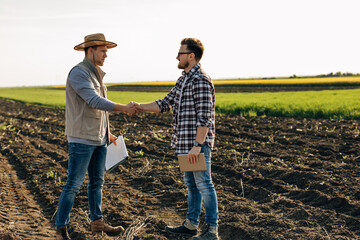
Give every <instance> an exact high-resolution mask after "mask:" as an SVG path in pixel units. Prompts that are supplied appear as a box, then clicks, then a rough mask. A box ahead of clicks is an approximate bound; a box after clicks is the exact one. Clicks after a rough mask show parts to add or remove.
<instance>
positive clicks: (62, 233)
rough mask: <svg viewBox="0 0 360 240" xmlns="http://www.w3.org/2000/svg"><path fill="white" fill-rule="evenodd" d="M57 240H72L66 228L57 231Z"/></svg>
mask: <svg viewBox="0 0 360 240" xmlns="http://www.w3.org/2000/svg"><path fill="white" fill-rule="evenodd" d="M56 240H71V238H70V237H69V234H68V232H67V228H66V226H65V227H62V228H59V229H56Z"/></svg>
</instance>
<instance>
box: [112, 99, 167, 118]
mask: <svg viewBox="0 0 360 240" xmlns="http://www.w3.org/2000/svg"><path fill="white" fill-rule="evenodd" d="M113 111H117V112H124V113H126V114H127V115H130V116H132V115H135V114H137V113H139V112H154V113H159V112H160V108H159V106H158V105H157V103H156V102H151V103H137V102H134V101H132V102H129V103H128V104H126V105H124V104H120V103H115V107H114V110H113Z"/></svg>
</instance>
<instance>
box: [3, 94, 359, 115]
mask: <svg viewBox="0 0 360 240" xmlns="http://www.w3.org/2000/svg"><path fill="white" fill-rule="evenodd" d="M165 95H166V92H120V91H109V92H108V98H109V99H110V100H112V101H115V102H119V103H128V102H129V101H136V102H151V101H154V100H156V99H160V98H163V97H164V96H165ZM359 96H360V89H351V90H325V91H297V92H264V93H216V111H217V113H224V114H236V115H243V116H249V115H253V116H255V115H266V116H282V117H306V118H327V119H331V118H335V119H360V98H359ZM0 97H2V98H8V99H13V100H18V101H23V102H27V103H35V104H41V105H46V106H52V107H62V108H63V107H64V106H65V91H64V90H54V89H50V88H30V87H23V88H0Z"/></svg>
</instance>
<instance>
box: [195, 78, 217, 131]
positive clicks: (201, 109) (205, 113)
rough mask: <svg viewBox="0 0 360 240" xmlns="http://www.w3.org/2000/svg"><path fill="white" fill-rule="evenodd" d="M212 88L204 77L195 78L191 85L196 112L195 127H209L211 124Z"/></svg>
mask: <svg viewBox="0 0 360 240" xmlns="http://www.w3.org/2000/svg"><path fill="white" fill-rule="evenodd" d="M212 90H213V89H212V86H211V83H210V82H209V81H208V80H207V79H206V78H205V77H203V78H198V79H196V81H195V83H194V85H193V93H194V95H193V97H194V102H195V108H196V112H197V116H196V127H210V126H211V124H212V118H211V111H212V108H213V106H212V104H213V99H212V94H211V93H212Z"/></svg>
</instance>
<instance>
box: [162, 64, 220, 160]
mask: <svg viewBox="0 0 360 240" xmlns="http://www.w3.org/2000/svg"><path fill="white" fill-rule="evenodd" d="M184 81H185V85H184V87H183V84H184ZM182 88H183V89H182ZM180 95H181V96H180ZM179 101H181V103H179ZM156 103H157V104H158V106H159V108H160V111H161V112H167V111H170V110H173V134H172V140H171V146H172V147H175V149H176V153H178V154H179V153H188V152H189V151H190V150H191V148H192V147H193V146H194V142H195V138H196V131H197V127H208V128H209V131H208V134H207V136H206V140H205V142H204V144H206V145H208V146H210V147H211V148H212V147H213V146H214V140H215V88H214V84H213V82H212V80H211V78H210V77H209V76H208V75H207V74H206V73H204V72H203V70H202V69H201V66H200V64H196V65H195V66H194V67H193V68H192V69H191V70H190V71H189V73H187V74H186V73H185V71H183V73H182V76H181V77H180V78H179V79H178V80H177V82H176V84H175V86H174V87H173V88H172V89H171V91H170V92H169V93H168V94H167V95H166V96H165V98H163V99H159V100H157V101H156ZM179 109H180V112H179Z"/></svg>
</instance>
